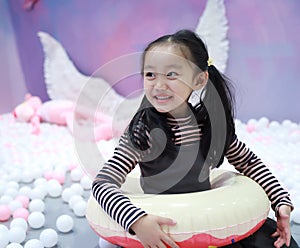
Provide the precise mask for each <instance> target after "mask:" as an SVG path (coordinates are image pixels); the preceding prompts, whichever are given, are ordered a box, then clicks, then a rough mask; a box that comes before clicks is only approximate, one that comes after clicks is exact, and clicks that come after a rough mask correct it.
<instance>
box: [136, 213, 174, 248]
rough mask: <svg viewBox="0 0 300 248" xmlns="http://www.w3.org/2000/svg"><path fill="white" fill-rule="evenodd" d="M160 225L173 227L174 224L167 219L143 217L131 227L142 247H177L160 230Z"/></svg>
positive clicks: (149, 215) (153, 216)
mask: <svg viewBox="0 0 300 248" xmlns="http://www.w3.org/2000/svg"><path fill="white" fill-rule="evenodd" d="M161 225H168V226H174V225H176V222H175V221H174V220H172V219H169V218H164V217H160V216H155V215H151V214H148V215H145V216H143V217H141V218H140V219H138V220H137V221H136V222H134V223H133V224H132V225H131V229H132V230H133V231H134V232H135V234H136V236H137V237H138V238H139V240H140V241H141V243H142V244H143V246H144V247H147V248H152V247H155V248H166V247H167V246H166V244H167V245H169V246H170V247H172V248H179V246H178V245H177V244H176V243H175V242H174V240H172V239H171V238H170V236H168V235H167V234H166V233H165V232H164V231H163V230H162V228H161Z"/></svg>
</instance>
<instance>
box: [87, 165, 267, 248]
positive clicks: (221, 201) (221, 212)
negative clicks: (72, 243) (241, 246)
mask: <svg viewBox="0 0 300 248" xmlns="http://www.w3.org/2000/svg"><path fill="white" fill-rule="evenodd" d="M210 180H211V185H212V189H211V190H207V191H203V192H196V193H186V194H170V195H168V194H163V195H151V194H141V189H140V186H139V176H136V175H133V176H132V175H131V176H129V175H128V177H127V180H126V183H125V184H124V186H123V187H122V189H123V190H124V193H125V194H126V195H127V196H128V197H129V198H130V199H131V201H132V202H133V203H134V204H135V205H136V206H138V207H140V208H142V209H144V210H145V211H146V212H147V213H151V214H155V215H159V216H163V217H169V218H172V219H174V220H176V221H177V225H176V226H174V227H173V226H172V227H163V229H164V231H165V232H167V233H169V234H170V236H171V237H172V238H173V239H174V240H175V242H176V243H177V244H178V245H179V246H180V247H182V248H193V247H210V246H217V247H218V246H224V245H228V244H231V243H234V242H237V241H239V240H241V239H243V238H245V237H247V236H249V235H250V234H252V233H254V232H255V231H256V230H258V229H259V228H260V227H261V226H262V225H263V223H264V222H265V220H266V218H267V216H268V213H269V209H270V204H269V200H268V198H267V196H266V194H265V192H264V191H263V189H262V188H261V187H260V186H259V185H258V184H257V183H256V182H254V181H253V180H251V179H250V178H248V177H246V176H243V175H241V174H238V173H235V172H231V171H224V170H219V169H215V170H213V171H212V172H211V178H210ZM137 189H138V190H137ZM138 192H140V193H138ZM86 218H87V220H88V222H89V225H90V226H91V228H92V229H93V230H94V231H95V232H96V233H97V234H98V235H99V236H100V237H102V238H104V239H105V240H107V241H109V242H111V243H113V244H117V245H120V246H122V247H128V248H129V247H130V248H142V247H143V246H142V244H141V243H140V242H139V240H138V239H137V237H136V236H134V235H131V234H129V233H128V232H125V230H124V229H123V228H122V227H121V226H120V225H119V224H118V223H117V222H115V221H114V220H112V219H111V218H110V217H109V216H108V215H107V214H106V213H105V212H104V211H103V210H102V208H101V207H100V205H99V204H98V202H97V201H96V200H95V198H94V197H93V196H91V197H90V198H89V201H88V206H87V212H86Z"/></svg>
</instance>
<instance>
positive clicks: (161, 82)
mask: <svg viewBox="0 0 300 248" xmlns="http://www.w3.org/2000/svg"><path fill="white" fill-rule="evenodd" d="M154 87H155V88H156V89H166V88H167V83H166V79H165V75H163V74H159V76H158V77H157V78H156V80H155V85H154Z"/></svg>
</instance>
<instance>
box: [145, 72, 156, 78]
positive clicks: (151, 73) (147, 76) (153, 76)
mask: <svg viewBox="0 0 300 248" xmlns="http://www.w3.org/2000/svg"><path fill="white" fill-rule="evenodd" d="M145 77H146V78H147V79H154V78H155V74H154V73H153V72H146V73H145Z"/></svg>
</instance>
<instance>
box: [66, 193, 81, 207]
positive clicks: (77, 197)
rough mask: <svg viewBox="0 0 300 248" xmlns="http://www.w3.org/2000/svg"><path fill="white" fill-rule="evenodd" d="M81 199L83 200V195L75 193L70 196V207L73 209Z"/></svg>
mask: <svg viewBox="0 0 300 248" xmlns="http://www.w3.org/2000/svg"><path fill="white" fill-rule="evenodd" d="M80 201H83V198H82V196H80V195H73V196H72V197H71V198H70V200H69V207H70V208H71V209H73V208H74V206H75V204H76V203H77V202H80Z"/></svg>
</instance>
